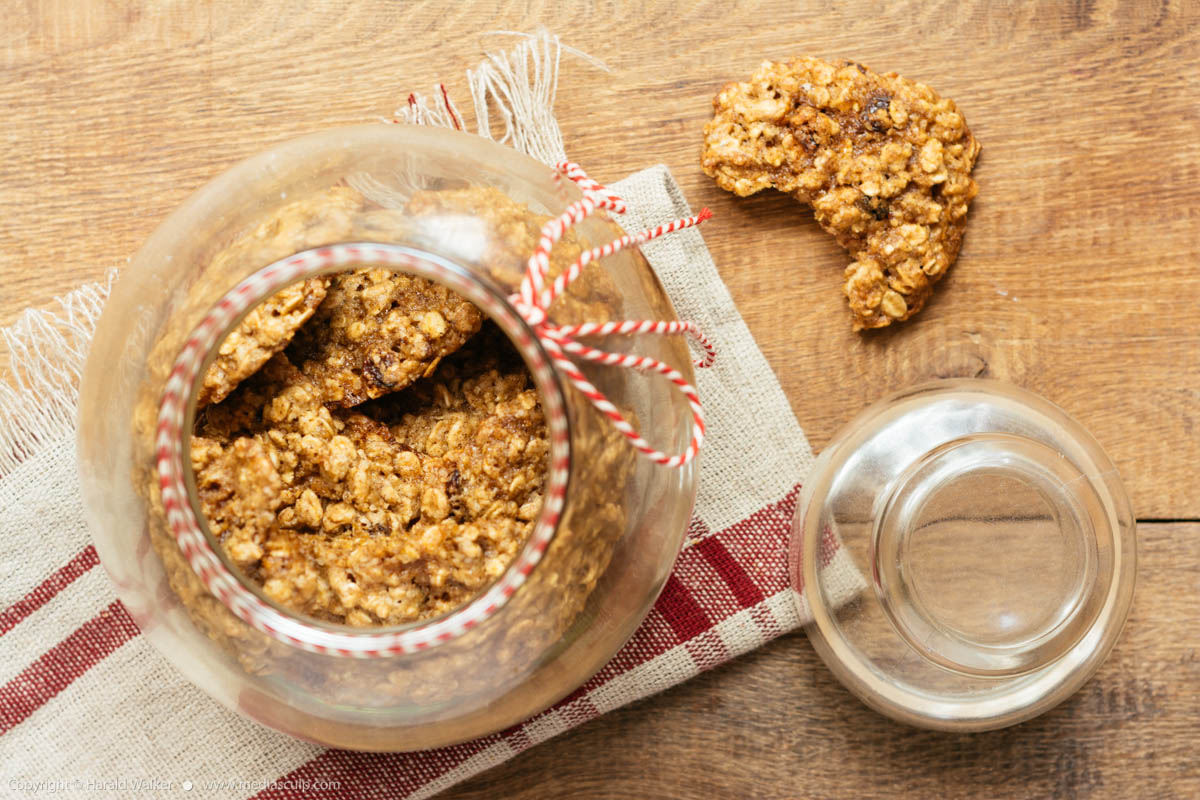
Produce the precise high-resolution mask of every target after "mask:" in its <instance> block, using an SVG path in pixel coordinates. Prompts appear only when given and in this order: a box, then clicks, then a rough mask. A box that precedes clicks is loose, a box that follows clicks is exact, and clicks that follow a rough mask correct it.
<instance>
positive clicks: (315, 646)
mask: <svg viewBox="0 0 1200 800" xmlns="http://www.w3.org/2000/svg"><path fill="white" fill-rule="evenodd" d="M347 196H350V197H351V198H352V199H351V200H350V201H347V199H346V198H347ZM580 197H581V193H580V191H579V190H578V188H576V186H575V185H574V184H572V183H571V182H569V181H566V180H562V179H561V178H560V177H559V176H557V175H556V174H555V173H554V172H553V171H552V170H551V169H550V168H549V167H547V166H545V165H543V164H540V163H538V162H535V161H533V160H532V159H530V158H527V157H525V156H522V155H520V154H518V153H516V152H514V151H512V150H511V149H509V148H506V147H502V146H500V145H498V144H495V143H493V142H490V141H487V140H484V139H481V138H478V137H475V136H471V135H467V134H463V133H458V132H455V131H448V130H443V129H431V128H420V127H409V126H385V125H372V126H364V127H356V128H348V129H342V130H333V131H329V132H325V133H320V134H316V135H312V136H308V137H305V138H301V139H298V140H295V141H291V142H288V143H285V144H283V145H280V146H278V147H276V148H273V149H272V150H270V151H268V152H266V153H263V154H261V155H258V156H255V157H253V158H251V159H249V160H247V161H245V162H243V163H241V164H239V165H237V166H235V167H233V168H232V169H230V170H229V171H228V172H226V173H224V174H223V175H221V176H220V177H218V178H216V179H215V180H213V181H212V182H211V183H209V184H208V185H207V186H205V187H204V188H202V189H201V190H199V191H198V192H196V193H195V194H194V195H193V196H192V197H191V198H190V199H188V200H187V201H186V202H185V203H184V204H183V205H182V206H181V207H180V208H179V209H178V210H177V211H175V212H174V213H173V214H172V215H171V216H170V217H169V218H168V219H167V220H166V221H165V222H164V223H163V224H162V225H161V226H160V227H159V228H158V229H157V230H156V231H155V232H154V234H153V235H152V236H151V237H150V239H149V240H148V241H147V242H146V244H145V246H144V247H143V248H142V249H141V251H140V252H139V253H138V254H137V256H136V257H135V258H134V259H133V261H132V263H131V264H130V265H129V267H128V268H127V269H126V270H125V271H124V273H123V274H122V276H121V278H120V280H119V282H118V283H117V285H116V286H115V287H114V290H113V293H112V296H111V298H110V300H109V301H108V304H107V306H106V308H105V310H104V314H103V316H102V318H101V320H100V324H99V326H98V328H97V332H96V337H95V341H94V343H93V346H92V350H91V353H90V355H89V358H88V362H87V367H86V371H85V375H84V379H83V384H82V388H81V410H80V426H79V455H80V463H81V475H82V483H83V493H84V500H85V503H86V506H87V510H88V518H89V524H90V526H91V529H92V533H93V538H94V541H95V545H96V549H97V552H98V553H99V556H100V561H101V563H102V564H103V566H104V568H105V570H106V571H107V572H108V574H109V575H110V577H111V578H112V580H113V582H114V584H115V585H116V588H117V593H118V596H119V597H120V599H121V601H122V602H123V603H124V604H125V606H126V607H127V608H128V609H129V611H130V613H131V614H132V616H133V617H134V619H135V620H136V621H137V623H138V625H139V626H140V627H141V629H142V631H143V633H144V634H145V635H146V636H147V637H148V638H149V639H150V641H151V642H152V643H153V644H154V645H155V646H156V647H157V648H158V649H159V650H160V651H161V652H162V653H163V654H164V655H165V656H166V657H167V658H168V659H169V660H170V661H171V662H172V663H174V664H175V666H176V667H177V668H179V669H180V671H182V672H183V673H184V674H185V675H186V676H187V677H188V678H189V679H190V680H191V681H192V682H194V683H195V684H196V685H197V686H199V687H200V688H202V689H203V690H204V691H205V692H207V693H208V694H210V695H211V696H213V697H214V698H216V699H217V700H219V701H220V702H221V703H223V704H224V705H226V706H228V707H229V708H231V709H234V710H236V711H239V712H240V713H242V714H245V715H247V716H249V717H251V718H253V719H256V720H258V721H259V722H262V723H264V724H266V725H269V726H271V727H273V728H276V729H278V730H281V731H284V732H286V733H288V734H291V735H293V736H297V737H301V738H304V739H308V740H310V741H314V742H318V743H320V744H324V745H331V746H337V747H345V748H353V749H362V750H385V751H388V750H416V749H424V748H430V747H438V746H443V745H447V744H451V743H455V742H460V741H464V740H468V739H471V738H475V737H478V736H481V735H485V734H488V733H492V732H495V731H497V730H501V729H503V728H505V727H507V726H510V725H512V724H515V723H517V722H519V721H521V720H523V719H525V718H527V717H529V716H531V715H533V714H535V713H537V712H538V711H540V710H541V709H543V708H545V707H547V706H549V705H551V704H552V703H553V702H555V701H557V700H558V699H560V698H562V697H564V696H565V695H567V694H569V693H570V692H571V691H573V690H574V689H575V688H577V687H578V686H580V685H581V684H582V683H583V682H584V681H585V680H586V679H587V678H588V677H590V676H591V675H592V674H594V673H595V672H596V671H597V670H598V669H599V668H600V667H601V666H602V665H603V664H604V663H605V662H606V661H607V660H608V659H609V658H611V656H612V655H613V654H614V653H615V652H616V651H617V650H618V649H619V648H620V647H621V645H622V644H624V642H625V641H626V639H627V638H628V637H629V636H630V635H631V634H632V632H633V631H634V629H635V628H636V627H637V625H638V624H639V622H640V621H641V619H642V618H643V616H644V615H645V614H646V612H647V611H648V610H649V608H650V606H651V604H652V603H653V601H654V599H655V598H656V597H657V595H658V592H659V590H660V589H661V587H662V585H663V583H664V582H665V580H666V578H667V576H668V574H669V572H670V569H671V566H672V564H673V562H674V558H675V555H676V554H677V552H678V550H679V547H680V545H681V542H682V539H683V536H684V533H685V530H686V526H687V522H688V520H689V518H690V515H691V510H692V506H693V503H694V500H695V493H696V472H695V468H694V462H693V463H688V464H686V465H684V466H682V467H678V468H668V467H663V466H659V465H657V464H655V463H653V462H652V461H650V460H648V459H645V458H641V457H640V456H639V455H638V454H637V453H636V451H635V450H634V449H633V447H632V446H630V444H629V443H628V442H627V441H626V440H625V438H624V437H623V436H622V435H621V434H620V433H618V432H617V431H616V430H615V429H614V428H613V427H612V425H611V424H610V421H609V420H608V419H607V418H606V417H604V416H603V415H602V414H601V413H600V412H599V411H597V409H596V407H595V406H594V405H593V404H592V402H590V401H589V400H588V399H587V398H586V397H585V396H584V395H583V394H582V393H581V392H580V391H579V390H578V389H576V388H575V387H574V385H572V384H571V383H570V382H569V381H568V380H566V379H565V377H564V375H563V373H562V369H561V367H560V366H558V365H557V362H555V361H554V360H553V359H551V358H548V357H547V352H546V351H545V348H544V345H543V343H542V341H540V340H539V338H538V336H537V335H535V331H534V330H533V329H532V328H531V327H530V326H529V325H528V324H527V323H526V322H525V320H524V319H523V317H522V315H521V314H520V313H518V310H517V309H516V308H515V307H514V305H513V302H512V301H511V299H510V298H511V296H512V295H513V293H514V292H515V291H516V290H517V288H518V285H519V284H520V281H521V279H522V277H523V275H524V272H525V263H524V259H526V258H528V255H529V252H528V249H531V248H532V246H533V244H535V243H536V241H537V233H538V231H539V228H540V224H541V222H542V221H543V220H544V219H545V215H549V216H557V215H558V214H560V213H562V211H563V210H564V209H565V208H566V207H567V205H568V204H569V203H570V202H572V201H574V200H577V199H578V198H580ZM522 209H523V210H522ZM572 230H573V233H571V234H570V235H569V236H568V239H567V240H564V243H563V244H561V245H558V247H565V248H567V251H568V252H567V255H568V256H570V255H571V254H572V253H575V254H577V253H578V252H579V251H580V249H586V248H588V247H593V246H597V245H601V244H604V243H607V242H609V241H611V240H613V239H614V238H616V237H617V236H619V235H620V233H621V231H620V229H619V228H618V227H617V226H616V225H615V224H614V223H613V222H612V221H611V220H610V219H608V218H607V217H605V216H604V215H603V214H602V213H601V214H597V215H594V216H592V217H590V218H588V219H586V220H584V221H583V222H582V223H580V224H578V225H576V226H574V227H573V229H572ZM335 243H338V244H343V245H344V243H358V246H357V247H352V248H346V247H345V246H341V247H338V248H334V249H323V247H322V246H325V245H331V244H335ZM572 248H573V249H572ZM520 250H526V252H523V253H518V251H520ZM295 253H302V255H301V256H299V257H298V258H290V257H291V256H293V254H295ZM269 265H274V266H273V267H272V266H269ZM351 267H353V268H359V267H371V268H386V269H392V270H400V271H403V272H409V273H411V274H416V275H419V276H421V277H424V278H429V279H431V280H434V281H435V282H437V283H441V284H444V285H446V286H449V287H450V288H451V289H453V290H455V291H457V292H458V293H459V294H460V295H462V296H464V297H466V298H468V299H469V300H471V301H472V302H474V303H475V305H477V306H478V307H479V308H480V309H482V310H483V311H484V312H485V314H486V315H487V316H488V317H490V318H491V320H492V321H493V322H494V323H495V324H496V325H497V326H498V328H499V329H500V331H502V332H503V334H504V336H505V337H507V339H508V340H510V341H511V342H512V343H513V345H514V346H515V348H516V350H517V352H519V354H520V356H521V357H522V359H523V360H524V362H525V364H526V366H527V367H528V369H529V371H530V373H531V375H532V377H533V380H534V384H535V387H536V390H537V393H538V396H539V398H540V400H541V403H542V406H543V408H544V410H545V414H546V419H547V426H548V429H549V440H550V454H549V460H548V463H549V468H548V473H547V476H548V477H547V485H546V489H545V493H544V497H545V498H546V500H545V502H544V503H543V505H542V508H541V511H540V513H539V516H538V517H537V519H536V521H535V522H534V526H533V533H532V534H531V535H530V536H529V538H528V540H527V541H526V542H525V544H524V545H523V547H522V548H521V549H520V551H519V552H518V553H517V555H516V557H515V558H514V560H513V561H512V563H511V564H510V565H509V566H508V567H507V569H506V570H504V572H503V574H501V575H500V576H499V577H498V578H497V579H496V580H495V581H494V582H492V583H491V584H490V585H488V586H486V587H485V588H484V589H483V590H482V591H481V593H480V594H478V595H477V596H475V597H474V598H473V599H471V600H469V601H467V602H466V603H465V604H464V605H462V606H460V607H458V608H456V609H453V610H451V611H449V612H448V613H445V614H442V615H441V616H437V617H434V618H430V619H422V620H420V621H417V622H412V623H408V624H405V625H400V626H392V627H367V628H363V627H353V626H350V625H345V624H337V623H334V622H330V621H322V620H318V619H315V618H313V617H309V616H305V615H303V614H300V613H297V612H296V611H294V610H292V609H290V608H288V607H286V606H284V605H281V604H279V603H278V602H276V601H275V600H273V599H271V598H270V597H268V596H267V595H266V594H264V592H263V590H262V587H260V586H259V585H258V584H256V583H255V582H254V581H252V580H249V579H247V578H246V577H245V576H244V574H243V573H242V571H240V570H239V569H237V568H236V567H235V566H234V565H233V564H232V563H231V561H230V559H229V556H228V554H227V553H225V552H224V551H223V550H222V548H221V547H220V546H219V544H218V542H217V541H216V539H214V537H213V535H212V533H211V532H210V531H209V530H208V526H207V525H206V524H205V518H204V514H203V513H202V511H201V507H200V503H199V501H198V499H197V491H196V482H195V476H194V474H192V471H191V468H190V466H189V465H190V460H189V452H190V441H189V436H188V435H187V434H189V433H190V432H191V430H192V427H193V422H194V420H195V416H196V409H197V399H196V396H197V393H198V391H199V390H200V386H201V384H202V376H203V375H204V374H205V372H206V370H207V368H208V366H209V365H210V364H211V363H213V361H214V360H215V359H217V358H218V357H219V355H220V350H221V343H222V340H223V339H224V338H225V334H226V333H228V331H230V330H232V329H233V328H234V327H235V326H236V325H237V323H238V322H239V321H240V319H241V318H242V317H243V316H244V315H245V313H246V312H247V311H248V310H249V309H252V308H253V307H254V305H255V303H256V302H257V301H260V300H262V299H264V298H266V297H268V296H270V295H272V294H273V293H274V292H275V291H277V290H278V289H280V288H282V287H283V286H285V285H287V284H288V283H289V282H295V281H298V280H304V279H308V278H311V277H312V276H314V275H319V274H322V273H326V272H330V271H332V270H345V269H347V268H351ZM560 268H561V265H560ZM552 274H553V273H552ZM547 318H548V320H549V321H550V322H553V323H557V324H577V323H582V322H606V321H613V320H624V319H660V320H673V319H675V315H674V311H673V309H672V307H671V304H670V301H669V300H668V298H667V296H666V294H665V292H664V291H663V289H662V287H661V285H660V284H659V283H658V280H657V278H656V277H655V275H654V273H653V271H652V270H651V269H650V268H649V265H648V264H647V263H646V261H645V260H644V259H643V257H642V256H641V254H640V253H639V252H638V251H637V250H636V249H628V250H624V251H620V252H618V253H616V254H614V255H611V256H608V257H605V258H603V259H601V260H600V261H598V262H593V263H591V264H589V265H588V266H587V267H585V268H584V270H583V273H582V274H581V275H580V278H579V280H577V281H576V282H575V283H573V284H572V285H571V286H570V288H568V289H567V291H566V293H565V294H564V295H563V296H562V297H560V298H559V300H558V301H557V302H555V303H554V304H553V305H552V306H550V307H549V309H548V311H547ZM596 344H597V345H598V346H601V347H605V346H606V345H607V346H608V347H610V348H615V347H620V349H622V350H625V351H632V352H637V353H638V354H641V355H646V356H650V357H652V358H657V359H660V360H662V361H665V362H667V363H670V364H672V365H674V366H676V367H677V368H678V369H679V370H680V372H681V373H682V374H683V377H684V379H686V380H687V381H689V382H691V380H692V377H691V375H692V374H691V369H690V366H689V363H690V362H689V354H688V348H687V346H686V344H685V343H684V342H683V341H682V340H681V339H679V338H677V337H661V336H657V337H656V336H641V335H632V336H631V335H626V336H613V337H607V338H605V339H600V340H598V341H597V342H596ZM578 368H579V369H580V370H581V371H582V372H583V373H584V375H585V376H586V377H587V378H588V379H589V380H590V381H591V382H592V383H593V384H595V386H596V387H597V388H598V389H600V390H601V391H602V392H604V394H606V395H607V396H608V398H609V399H610V400H611V401H612V402H613V404H614V405H615V406H616V407H617V408H618V409H620V410H621V411H623V412H624V413H626V415H627V416H629V417H630V418H631V419H633V420H636V423H637V426H638V427H639V428H640V430H641V431H642V433H643V435H645V436H646V438H647V439H648V440H649V441H650V442H651V443H652V444H654V445H655V446H657V447H658V448H660V449H662V450H666V451H668V452H670V451H676V452H677V451H682V450H683V449H684V448H685V447H686V446H687V444H688V441H689V438H690V436H691V430H690V424H689V423H690V420H691V410H690V408H689V405H688V403H687V401H686V399H685V398H684V397H683V396H682V395H681V394H679V393H677V392H675V391H672V389H671V387H670V386H669V384H667V383H666V382H665V381H659V380H652V379H650V378H648V377H646V376H642V375H638V374H634V373H630V372H627V371H622V370H619V369H615V368H613V367H606V366H603V365H598V364H594V363H591V362H582V361H581V362H580V363H579V364H578ZM172 400H174V402H175V403H176V404H177V406H178V416H179V419H178V424H177V425H175V426H173V427H172V426H167V427H164V425H163V420H164V419H166V418H167V416H168V415H167V413H166V412H167V409H168V407H169V404H170V403H171V402H172ZM164 459H165V460H164ZM170 464H175V465H176V466H177V467H178V470H179V474H178V475H176V476H174V477H175V478H176V479H177V480H178V482H177V483H175V484H172V483H171V480H172V476H171V475H170V468H169V467H164V466H163V465H170ZM164 476H165V477H166V478H167V481H166V482H165V483H164V480H163V479H164ZM172 486H178V487H180V488H181V492H180V493H179V494H178V495H177V496H176V495H173V494H172V491H173V490H172V488H171V487H172ZM164 487H165V489H164ZM185 523H186V524H185ZM189 525H191V526H192V527H191V528H189V527H188V526H189ZM188 530H190V531H192V532H191V533H181V531H188Z"/></svg>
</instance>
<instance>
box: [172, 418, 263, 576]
mask: <svg viewBox="0 0 1200 800" xmlns="http://www.w3.org/2000/svg"><path fill="white" fill-rule="evenodd" d="M192 470H193V471H194V472H195V474H196V494H197V495H198V496H199V499H200V504H201V507H202V508H203V509H204V516H205V517H206V518H207V519H208V527H209V530H210V531H212V534H213V536H215V537H216V538H217V540H218V541H219V542H220V543H221V545H222V546H223V547H224V548H225V550H226V552H228V553H229V557H230V558H231V559H233V563H234V564H236V565H237V566H238V567H240V568H242V569H243V570H245V569H248V568H252V567H254V566H255V565H256V564H257V563H258V561H259V560H260V559H261V558H262V556H263V550H262V547H263V542H264V541H265V540H266V538H267V536H268V535H269V534H270V532H271V530H272V529H273V528H274V526H275V512H276V511H277V510H278V509H279V505H280V503H281V502H282V497H281V493H282V490H283V482H282V481H281V480H280V478H279V473H278V472H277V471H276V470H275V465H274V464H273V463H272V462H271V458H270V456H269V455H268V453H267V449H266V448H265V447H264V446H263V444H262V443H261V442H259V441H258V440H256V439H252V438H249V437H241V438H238V439H237V440H235V441H233V442H231V443H230V442H221V441H218V440H215V439H209V438H206V437H203V436H193V437H192Z"/></svg>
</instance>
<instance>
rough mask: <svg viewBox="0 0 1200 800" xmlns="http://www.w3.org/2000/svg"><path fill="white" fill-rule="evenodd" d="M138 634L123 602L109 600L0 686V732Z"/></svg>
mask: <svg viewBox="0 0 1200 800" xmlns="http://www.w3.org/2000/svg"><path fill="white" fill-rule="evenodd" d="M137 635H138V628H137V625H134V624H133V620H132V619H130V618H129V614H128V613H126V611H125V606H123V605H121V603H120V601H119V600H114V601H112V602H111V603H109V605H108V607H107V608H105V609H104V610H103V611H101V612H100V613H99V614H97V615H96V616H94V617H92V618H91V619H90V620H88V621H87V622H85V623H83V625H81V626H79V628H78V629H76V630H75V632H74V633H72V634H71V635H70V636H68V637H67V638H66V639H63V640H62V641H61V642H59V643H58V644H56V645H55V646H54V647H52V648H50V649H49V650H47V651H46V652H45V653H43V654H42V655H41V657H39V658H38V659H37V661H34V662H33V663H32V664H30V665H29V666H28V667H26V668H25V669H24V670H22V671H21V673H20V674H19V675H17V677H15V678H13V679H12V680H11V681H9V682H8V683H6V684H5V685H4V686H0V734H4V733H7V732H8V731H9V730H11V729H12V728H13V727H14V726H16V725H18V724H20V723H21V722H22V721H23V720H24V719H25V718H26V717H28V716H29V715H30V714H32V713H33V712H35V711H37V710H38V709H39V708H41V707H42V706H43V705H45V704H46V702H47V701H49V700H50V699H51V698H53V697H54V696H55V695H57V694H58V693H59V692H61V691H62V690H63V689H65V688H67V687H68V686H70V685H71V684H72V683H74V682H75V679H76V678H78V677H79V676H81V675H83V674H84V673H85V672H87V671H88V670H89V669H91V668H92V667H94V666H95V665H96V664H99V663H100V662H101V661H103V660H104V659H105V658H107V657H108V656H109V655H110V654H111V653H112V652H113V651H115V650H116V649H117V648H118V647H120V646H121V645H123V644H125V642H128V641H129V640H130V639H132V638H133V637H135V636H137Z"/></svg>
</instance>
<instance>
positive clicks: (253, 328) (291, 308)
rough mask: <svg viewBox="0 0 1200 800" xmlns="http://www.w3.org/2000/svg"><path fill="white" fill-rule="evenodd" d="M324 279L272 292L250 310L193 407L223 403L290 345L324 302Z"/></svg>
mask: <svg viewBox="0 0 1200 800" xmlns="http://www.w3.org/2000/svg"><path fill="white" fill-rule="evenodd" d="M328 286H329V279H328V278H310V279H309V280H306V281H301V282H300V283H295V284H292V285H291V286H288V287H287V288H285V289H283V290H282V291H279V292H276V293H275V294H273V295H271V296H270V297H269V298H267V299H266V300H264V301H263V302H262V303H260V304H258V305H257V306H255V307H254V308H253V309H251V311H250V313H249V314H247V315H246V316H245V317H244V318H243V319H242V321H241V322H240V323H238V326H237V327H236V328H234V329H233V330H232V331H230V332H229V335H228V336H226V337H225V341H223V342H221V348H220V350H219V351H218V352H217V357H216V359H215V360H214V361H213V363H212V364H211V365H210V366H209V368H208V371H206V372H205V373H204V382H203V383H202V384H201V386H200V391H199V394H198V397H197V400H196V402H197V404H198V405H199V406H200V407H204V406H206V405H209V404H210V403H219V402H221V401H222V400H224V399H225V398H226V397H227V396H228V395H229V393H230V392H231V391H233V390H234V388H235V387H236V386H237V385H238V384H239V383H241V382H242V381H243V380H245V379H246V378H248V377H249V376H250V375H253V374H254V373H255V372H256V371H257V370H258V368H259V367H261V366H262V365H263V364H265V363H267V361H268V360H269V359H270V358H271V356H273V355H275V354H276V353H278V352H279V351H280V350H282V349H283V348H284V347H286V346H287V345H288V343H289V342H291V341H292V336H294V335H295V333H296V331H297V330H298V329H299V328H300V326H301V325H303V324H304V323H305V321H307V320H308V318H309V317H311V316H312V315H313V312H314V311H316V310H317V306H319V305H320V304H321V301H322V300H324V299H325V291H326V289H327V288H328Z"/></svg>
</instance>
